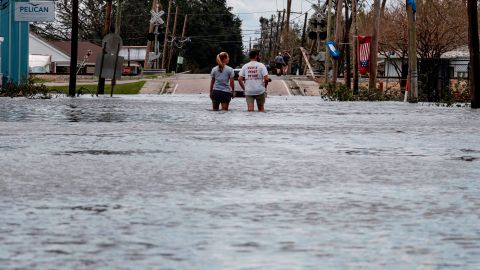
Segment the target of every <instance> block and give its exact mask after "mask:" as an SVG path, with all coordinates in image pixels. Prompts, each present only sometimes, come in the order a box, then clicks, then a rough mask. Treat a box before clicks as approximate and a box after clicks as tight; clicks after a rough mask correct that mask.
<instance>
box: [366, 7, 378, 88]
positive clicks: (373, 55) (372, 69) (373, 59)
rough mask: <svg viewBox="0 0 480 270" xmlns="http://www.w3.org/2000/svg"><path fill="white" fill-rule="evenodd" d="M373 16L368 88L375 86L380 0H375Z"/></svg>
mask: <svg viewBox="0 0 480 270" xmlns="http://www.w3.org/2000/svg"><path fill="white" fill-rule="evenodd" d="M373 8H374V11H373V14H374V17H373V21H374V23H373V33H372V43H371V45H370V81H369V83H368V88H369V89H370V90H375V89H376V88H377V85H376V84H377V65H378V63H377V62H378V61H377V59H378V33H379V28H380V0H375V3H374V7H373Z"/></svg>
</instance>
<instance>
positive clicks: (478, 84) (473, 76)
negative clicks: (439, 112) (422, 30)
mask: <svg viewBox="0 0 480 270" xmlns="http://www.w3.org/2000/svg"><path fill="white" fill-rule="evenodd" d="M467 7H468V35H469V48H470V74H468V75H469V77H470V89H471V94H472V108H473V109H478V108H480V52H479V50H480V45H479V38H478V9H477V8H478V6H477V0H468V2H467Z"/></svg>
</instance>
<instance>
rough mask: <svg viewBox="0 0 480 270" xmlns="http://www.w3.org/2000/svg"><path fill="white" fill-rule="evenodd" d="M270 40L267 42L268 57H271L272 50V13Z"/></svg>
mask: <svg viewBox="0 0 480 270" xmlns="http://www.w3.org/2000/svg"><path fill="white" fill-rule="evenodd" d="M269 38H270V40H269V42H268V57H269V58H272V52H273V51H274V50H272V46H273V42H272V39H273V15H272V18H271V19H270V37H269Z"/></svg>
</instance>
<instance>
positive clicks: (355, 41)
mask: <svg viewBox="0 0 480 270" xmlns="http://www.w3.org/2000/svg"><path fill="white" fill-rule="evenodd" d="M352 21H353V22H352V23H353V94H354V95H358V25H357V0H352Z"/></svg>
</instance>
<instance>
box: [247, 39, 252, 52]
mask: <svg viewBox="0 0 480 270" xmlns="http://www.w3.org/2000/svg"><path fill="white" fill-rule="evenodd" d="M248 50H249V51H251V50H252V37H250V42H249V43H248Z"/></svg>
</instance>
